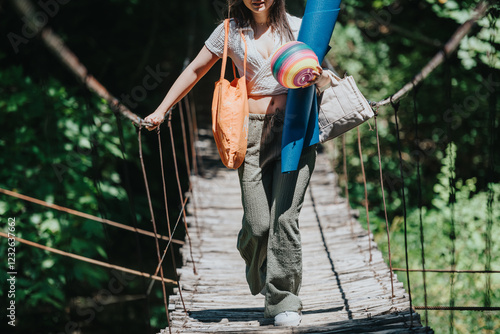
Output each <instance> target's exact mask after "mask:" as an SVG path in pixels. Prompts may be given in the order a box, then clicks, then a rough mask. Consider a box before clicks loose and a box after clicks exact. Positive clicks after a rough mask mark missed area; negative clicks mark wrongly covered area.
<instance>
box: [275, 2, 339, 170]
mask: <svg viewBox="0 0 500 334" xmlns="http://www.w3.org/2000/svg"><path fill="white" fill-rule="evenodd" d="M340 1H341V0H308V1H307V5H306V10H305V13H304V17H303V18H302V24H301V26H300V31H299V37H298V38H297V40H298V41H300V42H304V43H306V44H307V45H309V46H310V47H311V49H313V51H314V53H316V56H318V60H319V63H320V64H321V63H322V62H323V59H324V58H325V56H326V53H327V52H328V50H329V48H330V47H329V43H330V39H331V37H332V33H333V28H334V27H335V23H336V22H337V16H338V14H339V11H340ZM318 142H319V129H318V102H317V98H316V89H315V87H314V85H313V86H311V87H307V88H298V89H290V90H288V97H287V100H286V111H285V124H284V128H283V139H282V143H281V172H282V173H288V172H291V171H294V170H297V167H298V165H299V159H300V154H301V153H302V149H303V148H304V147H308V146H311V145H314V144H317V143H318Z"/></svg>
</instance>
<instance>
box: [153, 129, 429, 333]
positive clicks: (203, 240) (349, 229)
mask: <svg viewBox="0 0 500 334" xmlns="http://www.w3.org/2000/svg"><path fill="white" fill-rule="evenodd" d="M211 140H212V139H208V143H207V142H202V143H200V145H202V146H203V147H207V148H208V147H211V145H212V144H211V142H210V141H211ZM205 152H211V153H207V154H213V155H216V154H217V151H215V150H213V148H211V149H210V150H205ZM208 160H209V161H210V165H212V166H216V167H212V168H211V169H210V170H206V171H205V172H206V175H208V176H207V177H205V178H203V177H199V176H193V189H194V195H193V198H192V201H193V203H196V213H197V217H196V219H195V217H192V216H191V217H188V222H189V224H190V225H192V226H194V224H195V221H196V222H197V224H198V227H199V229H200V230H199V231H198V233H196V232H192V233H191V239H192V247H193V256H194V260H195V261H196V267H197V270H198V274H197V275H195V274H194V273H193V269H192V262H191V256H190V253H189V247H188V246H187V245H186V246H183V247H182V248H181V255H182V257H183V263H184V266H183V267H182V268H179V269H178V273H179V275H180V287H179V288H180V289H182V292H183V297H184V302H185V304H186V307H187V309H188V315H186V314H185V313H184V310H183V307H182V303H181V300H180V295H179V294H178V291H177V290H176V291H175V293H176V294H174V295H172V296H170V298H169V309H170V310H171V313H170V316H171V320H172V326H173V328H172V332H173V333H219V332H222V333H259V334H260V333H272V334H279V333H379V334H385V333H408V332H409V326H410V312H409V298H408V294H407V293H406V291H405V290H404V286H403V284H402V283H401V282H399V281H397V275H395V274H394V282H393V283H394V296H392V297H391V282H390V272H389V268H388V267H387V264H386V263H385V261H384V258H383V256H382V254H381V252H380V250H379V249H378V246H377V244H376V243H375V242H374V241H373V235H368V233H367V231H366V230H364V229H363V228H362V226H361V224H360V223H359V222H358V221H357V220H356V219H355V217H357V216H358V215H359V213H358V211H356V210H348V208H347V206H346V204H347V203H346V201H345V199H344V198H342V197H340V195H339V194H338V191H339V189H338V187H337V186H336V182H337V179H338V177H337V175H335V174H334V173H333V172H332V171H331V170H330V165H329V162H328V161H327V158H326V157H325V156H324V155H322V154H319V155H318V159H317V162H316V168H315V171H314V173H313V177H312V179H311V182H310V189H309V192H308V194H307V195H306V199H305V201H304V206H303V209H302V212H301V215H300V229H301V239H302V246H303V267H304V269H303V286H302V289H301V294H300V296H301V299H302V301H303V304H304V309H303V318H302V323H301V325H300V326H299V327H296V328H279V327H274V326H273V321H272V319H266V318H264V315H263V312H264V307H263V306H264V297H263V296H261V295H257V296H252V295H251V294H250V291H249V289H248V286H247V284H246V281H245V274H244V273H245V265H244V262H243V260H242V259H241V257H240V255H239V253H238V251H237V249H236V238H237V235H238V231H239V229H240V226H241V218H242V215H243V213H242V208H241V202H240V194H239V183H238V178H237V174H236V173H235V171H231V170H227V169H224V168H221V167H217V166H221V165H220V164H219V163H218V157H217V156H208ZM221 199H223V200H221ZM188 212H189V213H190V214H192V213H193V212H195V210H194V207H193V206H192V204H190V205H188ZM370 239H372V240H371V249H370V248H369V246H370V244H369V241H370ZM370 250H371V253H372V261H371V262H370V261H369V252H370ZM412 317H413V323H412V333H425V332H426V331H425V328H423V327H422V325H421V323H420V317H419V315H418V314H417V313H416V312H415V311H413V312H412ZM163 333H168V329H167V330H166V331H163ZM427 333H432V330H430V329H428V331H427Z"/></svg>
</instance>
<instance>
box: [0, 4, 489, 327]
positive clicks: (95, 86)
mask: <svg viewBox="0 0 500 334" xmlns="http://www.w3.org/2000/svg"><path fill="white" fill-rule="evenodd" d="M11 1H12V2H13V3H14V5H15V7H16V8H17V9H18V11H19V12H20V13H21V14H22V15H23V16H24V17H26V18H27V20H26V22H28V24H32V27H31V28H32V29H34V30H36V31H39V35H40V37H41V39H42V40H43V41H44V44H45V45H46V46H47V47H48V48H49V49H50V50H51V51H52V52H53V53H54V55H55V56H56V57H57V58H58V59H59V60H60V61H61V62H62V63H63V64H64V65H65V66H66V67H67V68H68V69H69V70H70V71H71V72H72V73H73V74H75V76H76V77H77V78H78V79H79V80H80V81H81V82H82V83H83V84H84V85H85V86H86V87H87V88H88V89H89V90H90V91H92V92H94V93H95V94H97V95H98V96H100V97H101V98H103V99H104V100H106V101H107V102H108V104H109V106H110V107H111V108H112V109H113V110H114V111H117V112H119V113H120V114H121V115H123V116H124V117H126V118H127V119H129V120H130V121H132V123H134V124H135V125H137V126H138V140H139V143H140V144H139V157H140V159H141V166H142V169H143V176H144V182H145V186H146V192H147V196H148V203H149V208H150V213H151V218H152V223H153V230H154V232H149V231H144V230H140V229H137V228H131V227H125V226H126V225H123V224H119V223H116V222H112V221H110V220H107V219H102V218H99V217H96V216H92V215H88V214H85V213H81V212H76V210H71V209H68V208H64V207H59V206H57V205H54V204H50V203H47V202H43V201H40V200H36V201H33V200H30V201H31V202H33V203H36V204H40V205H45V206H47V207H51V208H53V209H57V210H60V211H64V212H67V213H70V214H75V215H78V216H80V217H82V218H87V219H92V220H96V221H100V222H101V223H105V224H109V225H113V226H116V227H119V228H123V229H126V230H129V231H133V232H136V233H140V234H144V235H147V236H150V237H155V241H156V253H157V257H158V266H157V268H156V270H155V273H154V274H146V273H141V272H136V274H138V275H141V276H143V277H148V278H151V279H152V282H153V280H159V281H161V282H162V290H163V297H164V298H163V299H164V304H165V309H166V310H165V312H166V316H167V321H170V320H169V313H168V307H167V302H166V291H165V286H164V284H165V283H169V284H174V285H179V279H178V278H176V280H170V279H166V278H165V277H163V269H162V264H163V262H164V259H165V255H166V253H167V251H168V249H170V250H171V252H172V256H173V248H172V243H178V244H181V243H182V241H179V240H175V239H173V235H174V234H175V231H176V229H177V227H178V225H179V222H180V220H181V218H183V219H182V220H183V221H184V224H185V229H186V236H187V238H188V241H189V246H190V253H191V260H192V262H193V270H194V271H195V273H196V269H195V267H194V265H195V261H194V258H193V255H192V245H191V242H190V237H189V232H188V225H187V218H186V211H185V207H186V205H187V202H188V199H189V198H190V197H191V196H190V195H191V192H192V190H193V186H192V183H191V182H192V178H191V175H192V174H191V169H193V170H194V175H196V174H197V155H196V148H195V141H196V140H197V132H196V129H197V124H196V115H195V113H194V112H193V111H192V110H190V102H189V99H188V98H187V97H186V98H184V99H183V100H181V101H180V102H179V103H178V105H179V109H180V112H181V123H182V128H183V134H182V137H183V147H184V154H185V160H186V163H187V169H188V170H187V173H188V178H189V191H188V195H187V196H184V194H183V192H182V188H181V184H180V176H179V170H178V163H177V159H176V156H175V143H174V136H173V132H172V127H171V111H169V112H168V113H167V116H168V125H169V128H170V141H171V145H172V151H173V158H174V166H175V171H176V179H177V186H178V190H179V197H180V200H181V209H180V213H179V217H178V219H177V221H176V224H175V226H174V228H173V229H171V226H170V221H169V218H168V217H169V212H168V203H167V197H166V186H165V179H164V170H163V156H162V154H161V137H160V132H159V130H158V132H157V134H158V144H159V149H160V154H159V155H160V160H161V172H162V181H163V192H164V202H165V210H166V213H167V226H168V233H169V235H168V237H166V236H161V235H158V234H157V231H156V221H155V218H154V212H153V210H152V202H151V197H150V193H149V187H148V181H147V176H146V173H145V166H144V162H143V160H142V143H141V131H142V129H143V127H145V126H148V125H151V124H148V123H146V122H144V120H143V119H142V118H141V117H139V116H137V115H135V114H134V113H133V112H131V111H130V110H129V109H128V108H127V107H126V106H124V105H123V104H122V103H120V102H119V100H118V99H116V98H115V97H113V96H112V95H111V94H110V93H109V92H108V91H107V89H106V88H105V87H104V86H103V85H101V84H100V83H99V82H98V81H97V80H96V79H95V78H94V77H93V76H92V75H90V74H89V73H88V71H87V69H86V68H85V66H84V65H83V64H82V63H81V62H80V61H79V60H78V58H77V57H76V55H75V54H74V53H73V52H71V50H69V48H67V47H66V46H65V45H64V43H63V41H62V39H61V38H60V37H59V36H57V35H56V34H55V33H54V32H53V31H52V30H51V29H50V28H48V27H43V28H40V27H39V26H37V25H36V24H35V23H33V22H34V21H33V13H34V9H33V6H32V5H31V3H30V1H29V0H11ZM487 10H488V3H487V2H485V1H481V2H480V3H479V5H478V6H477V7H476V9H475V11H474V14H473V16H472V17H471V18H470V19H469V20H468V21H466V22H465V23H464V24H462V25H461V26H460V27H459V28H458V29H457V30H456V32H455V33H454V34H453V35H452V37H451V39H450V40H449V41H448V42H447V43H446V44H445V45H444V47H443V50H442V51H440V52H439V53H438V54H436V56H434V57H433V58H432V59H431V60H430V61H429V63H428V64H427V65H426V66H425V67H424V68H423V69H422V70H421V71H420V72H419V73H418V74H417V75H416V76H415V77H414V78H413V79H412V80H411V81H410V82H409V83H407V84H406V85H404V86H403V87H402V88H401V89H400V90H398V91H397V92H396V93H395V94H393V95H391V96H390V97H389V98H387V99H384V100H382V101H379V102H371V105H372V107H374V108H375V109H376V111H377V112H378V108H379V107H381V106H384V105H387V104H391V105H392V106H393V108H394V109H395V114H396V115H395V116H396V120H397V118H398V117H397V105H398V104H397V103H398V101H399V100H400V99H402V98H403V97H405V96H406V95H407V93H408V92H409V91H411V90H412V89H414V88H415V87H416V86H417V85H419V84H420V83H421V82H422V81H423V80H425V78H426V77H427V76H428V75H429V74H430V73H431V72H432V71H434V70H435V69H436V68H437V67H438V66H439V65H440V64H442V63H443V62H444V61H445V60H446V58H447V56H448V55H450V54H451V53H453V52H454V51H455V50H456V48H457V47H458V45H459V43H460V41H461V40H462V39H463V38H464V37H465V36H466V35H467V34H468V33H469V32H470V30H471V29H472V28H473V26H474V24H475V22H476V21H477V20H478V19H480V18H481V17H483V16H484V15H485V14H486V12H487ZM182 102H184V106H185V109H186V115H187V120H188V129H189V131H190V132H189V141H190V143H191V147H190V148H188V146H187V137H188V136H186V133H185V124H184V119H183V112H184V108H183V106H182ZM414 112H415V117H417V111H416V106H415V109H414ZM417 119H418V118H417ZM397 131H398V133H399V129H397ZM416 131H418V130H416ZM375 132H376V136H377V138H376V139H377V146H378V160H379V172H380V183H381V188H382V196H383V204H384V215H385V220H386V229H387V239H388V245H389V266H390V274H391V287H392V296H394V287H393V275H392V272H393V271H405V272H406V273H407V281H408V285H409V283H410V279H409V272H412V271H421V272H422V273H423V274H425V273H426V272H450V273H460V272H464V273H465V272H470V273H499V271H495V270H491V269H489V270H484V271H477V270H474V271H473V270H456V269H455V268H452V269H451V270H444V269H441V270H439V269H426V268H425V267H424V268H422V269H410V268H408V259H407V245H406V234H407V231H406V221H405V256H406V265H407V266H406V268H404V269H403V268H392V260H391V250H390V236H389V225H388V215H387V206H386V203H385V194H384V190H383V189H384V187H383V173H382V164H381V153H380V140H379V135H378V127H377V116H376V117H375ZM416 136H417V138H418V132H417V134H416ZM358 149H359V154H360V158H361V162H363V158H362V157H363V155H362V147H361V142H360V136H359V131H358ZM188 151H191V161H192V167H191V165H190V164H189V160H190V159H189V158H188V156H189V152H188ZM343 151H344V163H343V165H344V174H345V175H344V176H345V178H346V181H347V166H346V165H347V163H346V160H345V157H346V155H345V137H344V139H343ZM399 153H401V148H400V150H399ZM401 159H402V157H401V154H400V164H401ZM362 170H363V182H364V186H365V208H366V211H367V219H369V212H368V210H369V208H368V200H367V190H366V189H367V188H366V175H364V174H365V173H364V165H362ZM402 176H403V175H402ZM419 180H420V178H419ZM419 182H420V181H419ZM346 184H347V182H346ZM403 184H404V179H403ZM403 188H404V186H403ZM419 191H421V190H419ZM1 192H2V193H4V194H6V195H9V196H15V197H16V196H17V195H13V194H14V193H13V192H10V191H8V190H3V191H1ZM18 195H19V194H18ZM21 196H24V198H22V197H21ZM21 196H17V198H20V199H23V200H27V198H29V197H28V196H25V195H21ZM346 197H347V200H348V199H349V193H348V189H347V186H346ZM404 197H405V196H404V194H403V200H404ZM191 198H192V197H191ZM30 199H32V198H30ZM192 199H193V200H194V198H192ZM42 202H43V204H42ZM347 203H349V200H348V201H347ZM419 206H420V204H419ZM348 207H349V205H348ZM405 220H406V219H405ZM351 223H352V222H351ZM367 226H368V229H369V226H370V224H369V222H368V224H367ZM369 233H370V231H369ZM0 236H2V237H5V236H4V235H3V234H0ZM159 239H163V240H166V241H168V244H167V246H166V247H165V248H164V249H163V254H162V252H160V247H159V244H158V240H159ZM369 239H371V238H369ZM16 240H18V241H20V242H24V243H25V244H27V245H30V246H33V247H37V248H42V249H45V250H48V251H53V252H55V253H58V254H61V255H65V256H69V257H72V258H74V259H77V260H81V261H86V262H90V263H95V264H99V265H102V266H107V267H108V268H112V269H117V268H121V270H129V272H132V271H133V270H131V269H128V268H122V267H118V266H114V265H111V264H106V263H104V262H100V261H97V260H93V262H91V261H89V259H87V258H84V257H80V256H78V255H75V254H71V255H70V253H66V252H63V251H60V250H55V249H50V248H48V247H46V246H43V245H39V244H36V243H33V242H30V241H27V240H24V239H20V238H17V239H16ZM370 242H371V241H370ZM421 242H422V244H423V230H421ZM44 247H45V248H44ZM49 249H50V250H49ZM422 254H423V253H422ZM371 259H372V256H371V246H370V261H371ZM90 260H92V259H90ZM423 262H424V261H423ZM173 265H174V267H175V266H176V265H175V259H174V258H173ZM158 272H160V276H161V277H159V276H157V274H158ZM151 287H152V284H151V285H150V287H149V288H148V293H149V292H150V291H151ZM180 290H181V289H179V291H180ZM409 295H410V306H412V305H411V304H412V301H411V290H410V289H409ZM425 295H426V293H425ZM425 298H427V296H425ZM181 299H182V297H181ZM182 303H183V307H184V310H185V311H186V308H185V305H184V300H183V299H182ZM414 308H415V309H425V310H430V309H439V308H440V307H439V306H428V305H427V301H426V302H425V306H424V307H420V306H415V307H414ZM465 308H466V307H460V306H456V307H453V306H452V307H447V308H446V309H450V310H453V309H456V310H462V309H465ZM441 309H444V308H441ZM469 309H477V310H479V309H491V310H497V309H498V308H495V307H489V308H480V307H477V308H475V307H470V308H469ZM426 320H427V317H426ZM170 327H171V326H170V322H169V329H170Z"/></svg>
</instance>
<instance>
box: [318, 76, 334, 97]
mask: <svg viewBox="0 0 500 334" xmlns="http://www.w3.org/2000/svg"><path fill="white" fill-rule="evenodd" d="M323 73H325V72H323ZM331 86H332V80H331V79H330V77H329V76H328V75H327V74H326V76H324V75H322V76H321V78H320V79H319V80H318V82H317V83H316V89H317V91H318V94H321V93H323V92H324V91H325V90H326V89H327V88H329V87H331Z"/></svg>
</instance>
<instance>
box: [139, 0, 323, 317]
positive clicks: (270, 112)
mask: <svg viewBox="0 0 500 334" xmlns="http://www.w3.org/2000/svg"><path fill="white" fill-rule="evenodd" d="M228 7H229V13H230V16H231V17H232V19H231V22H230V31H229V49H228V55H229V57H230V58H231V59H232V60H233V62H234V63H235V65H236V67H237V68H238V71H239V73H240V74H241V73H243V57H244V42H243V41H242V38H241V36H240V33H239V31H240V30H241V31H242V32H243V34H244V36H245V39H246V41H247V43H248V56H247V89H248V98H249V100H248V104H249V111H250V117H249V118H250V120H249V131H248V147H247V153H246V156H245V161H244V163H243V164H242V166H241V167H240V168H239V169H238V175H239V179H240V186H241V193H242V203H243V209H244V215H243V223H242V228H241V230H240V232H239V235H238V250H239V251H240V254H241V256H242V257H243V259H244V260H245V263H246V278H247V282H248V285H249V287H250V291H251V293H252V294H253V295H256V294H258V293H259V292H260V293H262V294H264V295H265V297H266V299H265V316H266V317H274V324H275V325H276V326H298V325H299V323H300V320H301V314H300V311H301V309H302V302H301V300H300V298H299V297H298V294H299V290H300V286H301V280H302V247H301V243H300V232H299V224H298V217H299V213H300V209H301V207H302V203H303V200H304V195H305V191H306V189H307V186H308V184H309V180H310V177H311V173H312V172H313V169H314V164H315V160H316V147H315V146H311V147H309V148H307V149H304V150H303V152H302V155H301V159H300V162H299V167H298V169H297V171H294V172H291V173H288V174H282V173H281V160H280V152H281V132H282V128H283V126H282V125H283V121H284V111H285V104H286V97H287V88H285V87H283V86H281V85H280V84H278V82H277V81H276V80H275V79H274V77H273V75H272V73H271V66H270V64H271V56H272V54H273V52H274V51H275V50H276V49H277V48H278V47H279V46H281V45H282V44H284V43H286V42H288V41H291V40H296V39H297V35H298V31H299V28H300V23H301V20H300V19H299V18H297V17H294V16H291V15H289V14H288V13H287V12H286V11H285V0H229V1H228ZM223 48H224V24H223V23H221V24H220V25H219V26H218V27H217V28H216V29H215V30H214V32H213V33H212V34H211V36H210V37H209V39H208V40H207V41H206V42H205V46H204V47H203V48H202V49H201V51H200V53H199V54H198V56H197V57H196V58H195V59H194V60H193V62H192V63H191V64H190V65H189V66H188V67H187V68H186V69H185V70H184V72H182V74H181V75H180V76H179V78H178V79H177V80H176V81H175V83H174V84H173V86H172V87H171V89H170V90H169V92H168V93H167V95H166V97H165V99H164V100H163V102H162V103H161V104H160V106H159V107H158V108H157V110H156V111H155V112H154V113H152V114H151V115H149V116H148V117H146V119H145V121H147V122H150V123H152V124H153V125H154V126H153V127H151V128H149V129H150V130H152V129H154V128H155V127H156V126H158V125H159V124H160V123H161V122H162V121H163V118H164V116H165V114H166V112H167V110H169V109H170V108H171V107H172V106H173V105H174V104H175V103H177V102H179V101H180V100H181V99H182V98H183V97H184V96H185V95H186V94H187V93H188V92H189V91H190V90H191V88H192V87H193V86H194V85H195V84H196V83H197V82H198V80H200V79H201V77H203V75H205V73H207V71H208V70H209V69H210V68H211V67H212V66H213V65H214V64H215V63H216V62H217V60H218V59H219V58H221V57H222V54H223ZM329 80H330V79H329V77H328V76H327V75H326V73H325V74H324V73H323V72H322V70H321V68H320V67H318V72H315V78H314V79H313V80H312V81H311V82H310V83H309V85H312V84H316V85H317V87H324V86H326V85H327V84H328V83H329V82H330V81H329Z"/></svg>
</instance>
